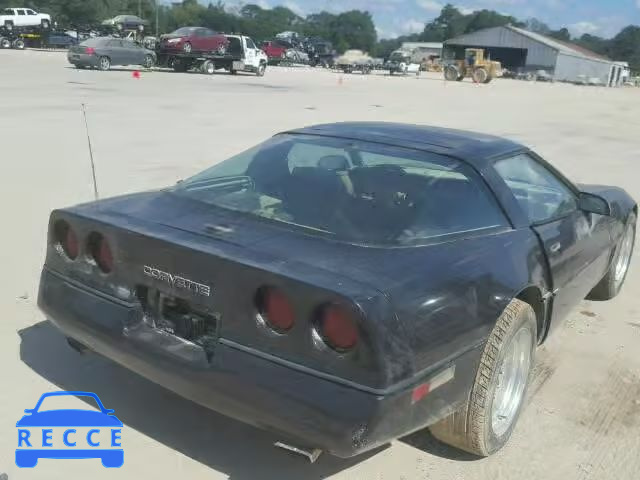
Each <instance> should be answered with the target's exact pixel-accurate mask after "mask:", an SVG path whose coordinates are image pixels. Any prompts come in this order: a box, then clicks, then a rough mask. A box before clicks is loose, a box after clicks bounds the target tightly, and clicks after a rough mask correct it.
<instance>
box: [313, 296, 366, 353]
mask: <svg viewBox="0 0 640 480" xmlns="http://www.w3.org/2000/svg"><path fill="white" fill-rule="evenodd" d="M314 328H315V329H316V333H317V334H318V335H319V337H320V338H321V339H322V340H323V341H324V343H325V344H326V345H327V346H329V347H330V348H331V349H333V350H335V351H336V352H338V353H346V352H348V351H350V350H353V349H354V348H355V347H356V345H357V344H358V339H359V337H360V333H359V329H358V324H357V321H356V319H355V318H354V316H353V314H352V312H351V311H350V310H349V309H347V308H345V307H343V306H341V305H338V304H327V305H323V306H321V307H320V308H319V309H318V313H317V314H316V318H315V321H314Z"/></svg>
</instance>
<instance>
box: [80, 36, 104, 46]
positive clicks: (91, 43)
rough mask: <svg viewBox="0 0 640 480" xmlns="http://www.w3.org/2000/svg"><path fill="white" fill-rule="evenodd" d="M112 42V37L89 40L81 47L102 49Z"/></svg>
mask: <svg viewBox="0 0 640 480" xmlns="http://www.w3.org/2000/svg"><path fill="white" fill-rule="evenodd" d="M110 40H111V38H110V37H107V38H89V39H87V40H85V41H84V42H82V43H81V44H80V45H82V46H83V47H102V46H104V45H106V44H107V42H109V41H110Z"/></svg>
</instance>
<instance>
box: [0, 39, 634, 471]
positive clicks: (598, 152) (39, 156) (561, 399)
mask: <svg viewBox="0 0 640 480" xmlns="http://www.w3.org/2000/svg"><path fill="white" fill-rule="evenodd" d="M0 65H2V74H1V75H0V95H1V99H2V101H1V103H2V110H1V113H0V151H1V152H2V154H1V158H2V161H1V164H2V175H1V177H0V178H1V179H2V185H1V186H0V208H1V209H2V210H1V213H2V224H3V228H2V235H1V247H2V248H1V249H0V252H2V253H1V254H0V255H1V257H0V258H1V259H2V267H3V268H2V271H4V272H5V274H4V275H2V277H1V279H0V282H1V283H0V312H2V316H3V321H2V322H0V361H1V365H2V368H1V369H0V379H1V380H2V388H0V473H1V472H7V473H8V475H9V478H10V479H15V478H27V479H29V478H43V479H44V478H46V479H57V478H61V479H62V478H64V479H80V478H88V477H91V478H93V479H95V480H99V479H102V478H104V479H107V478H131V479H134V478H135V479H137V478H154V477H155V478H162V479H168V478H188V479H191V480H195V479H200V478H202V479H205V478H206V479H208V480H209V479H218V478H231V479H234V480H245V479H267V478H273V479H278V480H284V479H321V478H329V477H330V478H336V479H347V478H354V479H365V478H366V479H369V478H376V479H414V478H416V479H417V478H421V479H442V480H462V479H468V480H484V479H492V480H493V479H498V478H504V479H522V480H532V479H545V480H552V479H562V480H574V479H576V480H577V479H580V480H591V479H594V480H595V479H614V478H615V479H623V480H624V479H628V480H634V479H636V478H637V476H638V471H640V455H638V452H640V435H639V434H638V432H640V353H639V352H640V297H639V296H638V294H637V293H638V292H639V291H640V268H638V267H639V265H638V263H639V262H638V257H639V256H636V259H635V261H634V262H633V263H634V264H633V265H632V268H631V272H630V275H629V277H628V280H627V285H626V287H625V289H624V290H623V292H622V294H621V295H620V296H619V297H618V298H617V299H616V300H614V301H612V302H609V303H590V302H585V303H584V304H582V305H581V306H580V307H579V308H578V309H577V310H576V311H575V312H574V313H573V314H572V315H571V316H570V318H569V319H568V321H567V323H566V326H565V327H563V328H562V329H560V331H559V332H558V334H557V335H556V336H555V337H554V338H553V339H552V340H550V341H549V342H548V343H547V345H545V346H544V347H543V348H542V349H541V351H540V354H539V359H538V367H537V370H536V377H535V383H534V386H533V388H532V390H533V391H534V392H535V395H534V396H533V398H532V399H531V400H530V402H529V404H528V407H527V408H526V411H525V412H524V414H523V417H522V418H521V421H520V424H519V426H518V428H517V430H516V432H515V435H514V437H513V439H512V442H511V443H510V445H509V446H508V447H507V448H506V449H504V450H503V451H502V452H500V453H499V454H498V455H496V456H494V457H492V458H489V459H484V460H474V459H471V458H469V457H468V456H466V455H463V454H460V453H457V452H455V451H453V450H450V449H448V448H446V447H442V446H440V445H438V444H437V443H436V442H435V441H433V440H432V439H431V438H430V437H429V436H428V434H427V433H422V432H421V433H419V434H414V435H412V436H411V437H409V438H405V439H402V440H399V441H396V442H394V443H393V445H391V446H390V447H389V448H386V449H382V450H381V451H377V452H374V453H373V454H368V455H365V456H362V457H359V458H356V459H352V460H348V461H344V460H338V459H335V458H331V457H329V456H323V457H321V458H320V460H319V461H318V462H317V463H316V464H315V465H313V466H310V465H308V464H306V463H305V462H304V461H303V460H302V459H300V458H297V457H290V456H289V455H287V454H284V453H283V452H281V451H279V450H276V449H274V448H273V447H272V446H271V445H272V443H273V442H274V441H275V440H277V438H275V437H273V436H272V435H270V434H268V433H265V432H261V431H258V430H255V429H253V428H251V427H247V426H245V425H242V424H240V423H237V422H235V421H231V420H229V419H226V418H224V417H221V416H219V415H217V414H216V413H213V412H210V411H207V410H205V409H204V408H201V407H198V406H197V405H194V404H192V403H190V402H188V401H186V400H183V399H181V398H180V397H178V396H177V395H174V394H172V393H170V392H168V391H165V390H164V389H162V388H160V387H158V386H156V385H154V384H152V383H150V382H148V381H146V380H144V379H142V378H140V377H138V376H136V375H134V374H132V373H130V372H128V371H127V370H125V369H123V368H120V367H118V366H116V365H115V364H112V363H110V362H108V361H106V360H105V359H102V358H99V357H97V356H91V355H89V356H79V355H77V354H76V353H75V352H73V351H72V350H71V349H69V348H68V347H67V345H66V343H65V341H64V339H63V338H62V337H61V336H60V335H59V334H58V333H57V332H56V331H55V330H54V329H53V328H52V327H51V325H49V324H48V323H47V322H46V321H45V319H44V318H43V315H42V314H41V313H40V312H39V311H38V309H37V307H36V295H37V286H38V277H39V272H40V268H41V265H42V261H43V254H44V248H45V234H46V225H47V217H48V214H49V212H50V210H51V209H52V208H55V207H60V206H66V205H70V204H75V203H78V202H83V201H88V200H91V199H92V194H93V187H92V184H91V173H90V169H89V161H88V152H87V139H86V136H85V132H84V125H83V123H82V116H81V111H80V105H81V104H82V103H86V104H87V111H88V116H89V122H90V128H91V133H92V141H93V149H94V154H95V158H96V162H97V170H98V180H99V188H100V193H101V195H103V196H110V195H115V194H122V193H127V192H133V191H137V190H141V189H149V188H153V187H159V186H164V185H168V184H171V183H173V182H175V181H176V180H178V179H179V178H182V177H185V176H187V175H189V174H191V173H194V172H196V171H198V170H199V169H201V168H203V167H205V166H208V165H211V164H213V163H215V162H218V161H220V160H223V159H224V158H225V157H227V156H228V155H229V154H231V153H234V152H237V151H239V150H241V149H243V148H245V147H247V146H250V145H252V144H255V143H256V142H258V141H261V140H262V139H264V138H265V137H267V136H269V135H271V134H273V133H275V132H278V131H280V130H283V129H287V128H290V127H298V126H302V125H309V124H313V123H319V122H328V121H341V120H388V121H400V122H411V123H421V124H434V125H442V126H450V127H456V128H466V129H473V130H479V131H483V132H488V133H492V134H497V135H504V136H507V137H510V138H512V139H515V140H518V141H521V142H524V143H526V144H528V145H530V146H532V147H534V149H536V150H537V151H538V152H539V153H540V154H542V155H543V156H544V157H546V158H547V159H549V160H550V161H551V162H552V163H554V164H555V165H556V166H558V167H559V168H560V169H561V170H563V171H564V172H565V173H566V174H567V175H569V176H570V177H571V178H573V179H574V180H576V181H578V182H585V183H609V184H615V185H619V186H622V187H624V188H626V189H627V190H628V191H629V192H630V193H632V194H633V195H634V196H635V198H636V199H640V182H639V180H640V164H639V163H638V158H640V157H639V155H640V143H638V113H637V105H638V98H639V95H640V90H635V89H633V90H631V89H617V90H614V89H603V88H584V87H576V86H571V85H562V84H558V85H551V84H534V83H525V82H516V81H509V80H503V81H496V82H494V83H492V84H490V85H486V86H485V85H482V86H479V85H474V84H472V83H470V82H469V81H465V82H463V83H450V84H445V83H444V82H443V81H442V80H441V79H440V76H439V75H435V74H434V75H426V76H424V75H423V76H421V77H419V78H415V77H407V78H396V77H389V76H383V75H370V76H366V77H364V76H360V75H352V76H343V75H340V74H335V73H331V72H326V71H313V70H307V69H297V70H287V69H271V70H269V71H267V75H266V76H265V77H264V78H257V77H255V76H253V75H239V76H237V77H232V76H229V75H225V74H220V75H215V76H213V77H209V76H204V75H197V74H174V73H170V72H142V75H141V78H139V79H136V78H133V76H132V72H131V71H130V70H119V71H112V72H106V73H105V72H98V71H86V70H82V71H79V70H75V69H72V68H69V66H68V65H67V63H66V58H65V55H64V54H60V53H50V52H33V51H24V52H18V51H1V52H0ZM56 389H66V390H88V391H93V392H96V393H98V395H99V396H100V397H101V399H102V401H103V402H104V403H105V405H106V406H107V407H108V408H113V409H115V412H116V415H117V416H118V417H119V418H120V419H121V420H122V421H123V422H124V424H125V429H124V432H123V438H124V442H123V444H124V448H125V464H124V467H123V468H121V469H120V470H116V471H114V470H106V469H104V468H103V467H102V466H101V465H100V462H99V461H97V460H84V461H76V462H71V461H61V460H43V461H41V462H40V463H39V465H38V467H36V468H35V469H34V470H29V471H27V470H19V469H17V467H16V466H15V465H14V458H13V457H14V452H13V451H14V449H15V447H16V430H15V422H16V421H17V420H18V419H19V418H20V417H21V415H22V411H23V409H25V408H32V407H33V405H34V404H35V402H36V400H37V399H38V398H39V396H40V395H41V394H42V393H43V392H45V391H50V390H56ZM75 403H77V405H78V406H80V405H84V404H83V403H82V402H81V401H79V400H77V401H75Z"/></svg>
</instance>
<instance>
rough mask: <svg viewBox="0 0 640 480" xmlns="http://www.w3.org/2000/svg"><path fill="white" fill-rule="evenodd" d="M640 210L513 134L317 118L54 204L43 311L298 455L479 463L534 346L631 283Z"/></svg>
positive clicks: (500, 428)
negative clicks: (373, 453)
mask: <svg viewBox="0 0 640 480" xmlns="http://www.w3.org/2000/svg"><path fill="white" fill-rule="evenodd" d="M637 209H638V206H637V204H636V202H635V201H634V200H633V199H632V198H631V197H630V196H629V195H628V194H627V193H626V192H625V191H624V190H622V189H621V188H617V187H609V186H599V185H576V184H574V183H572V182H570V181H569V180H568V179H567V178H566V177H565V176H563V175H562V174H561V173H559V171H558V170H557V169H556V168H554V167H553V166H551V165H550V164H548V163H547V162H545V161H544V160H542V159H541V158H540V157H539V156H538V155H536V154H535V153H534V152H532V151H531V150H529V149H528V148H527V147H525V146H522V145H520V144H517V143H514V142H512V141H509V140H505V139H502V138H498V137H492V136H488V135H483V134H478V133H470V132H461V131H455V130H449V129H441V128H431V127H425V126H415V125H403V124H389V123H375V122H372V123H369V122H362V123H337V124H328V125H319V126H312V127H307V128H302V129H296V130H292V131H289V132H285V133H282V134H279V135H277V136H275V137H273V138H272V139H270V140H268V141H266V142H264V143H262V144H261V145H258V146H257V147H255V148H253V149H251V150H248V151H246V152H244V153H241V154H240V155H238V156H235V157H233V158H231V159H229V160H226V161H223V162H222V163H218V164H216V165H214V166H212V167H210V168H208V169H206V170H204V171H203V172H201V173H199V174H197V175H195V176H193V177H191V178H189V179H187V180H184V181H181V182H179V183H177V184H176V185H175V186H173V187H170V188H167V189H162V190H156V191H153V192H142V193H138V194H128V195H125V196H122V197H117V198H111V199H104V200H100V201H96V202H91V203H85V204H82V205H78V206H75V207H70V208H64V209H58V210H54V211H53V212H52V214H51V217H50V220H49V233H48V236H47V239H48V240H47V249H46V260H45V264H44V268H43V271H42V277H41V281H40V293H39V299H38V305H39V306H40V308H41V309H42V310H43V312H44V313H45V315H46V316H47V318H48V319H50V320H51V321H52V322H53V323H54V324H55V325H56V326H57V327H58V328H59V329H60V330H61V331H62V332H63V334H64V335H65V336H67V337H68V338H71V339H73V342H72V345H75V346H76V347H77V348H80V349H83V348H90V349H92V350H95V351H96V352H97V353H99V354H101V355H104V356H105V357H108V358H111V359H112V360H115V361H116V362H117V363H118V364H120V365H123V366H125V367H128V368H130V369H131V370H133V371H135V372H137V373H138V374H140V375H142V376H144V377H147V378H149V379H151V380H152V381H154V382H156V383H159V384H161V385H164V386H165V387H167V388H169V389H171V390H173V391H175V392H176V393H178V394H181V395H184V396H186V397H188V398H190V399H192V400H194V401H196V402H198V403H200V404H202V405H204V406H206V407H209V408H211V409H213V410H216V411H219V412H221V413H223V414H226V415H228V416H231V417H235V418H237V419H239V420H243V421H245V422H247V423H249V424H252V425H259V426H261V427H262V428H268V429H273V430H274V431H277V432H281V433H282V434H283V435H285V436H286V437H287V438H288V440H287V441H288V442H289V443H290V445H291V446H295V445H296V443H298V442H299V444H301V445H304V446H306V447H310V448H313V449H321V450H325V451H328V452H330V453H332V454H335V455H337V456H340V457H350V456H353V455H356V454H358V453H361V452H363V451H366V450H370V449H374V448H376V447H378V446H380V445H382V444H385V443H387V442H389V441H390V440H392V439H394V438H397V437H401V436H404V435H406V434H407V433H410V432H415V431H417V430H419V429H421V428H423V427H427V426H430V428H431V431H432V432H433V434H434V435H435V436H436V437H437V438H439V439H441V440H443V441H445V442H447V443H450V444H452V445H454V446H456V447H458V448H461V449H464V450H467V451H469V452H471V453H473V454H476V455H481V456H484V455H489V454H492V453H494V452H496V451H497V450H499V449H500V448H501V447H502V446H503V445H505V443H506V442H507V440H508V439H509V437H510V435H511V433H512V431H513V429H514V427H515V425H516V422H517V419H518V416H519V414H520V411H521V409H522V405H523V400H524V398H525V396H526V394H527V385H528V384H529V383H530V379H531V378H532V372H533V367H534V358H535V351H536V347H537V346H538V345H539V344H540V343H542V342H544V340H545V339H546V338H547V337H548V335H549V334H550V332H553V331H554V330H556V329H557V328H558V327H559V326H560V325H561V322H562V319H563V318H564V317H565V316H566V315H567V313H568V312H569V311H570V310H571V309H572V308H573V307H575V306H577V305H578V304H579V303H580V301H582V299H584V298H585V297H588V298H590V299H593V300H596V299H597V300H608V299H611V298H613V297H615V296H616V295H617V294H618V293H619V292H620V291H621V288H622V286H623V284H624V281H625V277H626V274H627V271H628V268H629V264H630V259H631V255H632V250H633V245H634V239H635V227H636V218H637V211H638V210H637ZM81 361H82V360H81V359H80V358H79V359H78V362H81ZM577 361H580V360H579V359H577ZM256 399H259V400H260V401H256ZM533 414H534V415H535V412H533ZM541 434H543V433H542V432H541Z"/></svg>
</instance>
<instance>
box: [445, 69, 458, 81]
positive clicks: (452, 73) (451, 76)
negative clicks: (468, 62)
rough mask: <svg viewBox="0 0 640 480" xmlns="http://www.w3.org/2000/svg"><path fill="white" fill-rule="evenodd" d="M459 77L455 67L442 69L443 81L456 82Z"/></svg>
mask: <svg viewBox="0 0 640 480" xmlns="http://www.w3.org/2000/svg"><path fill="white" fill-rule="evenodd" d="M459 77H460V72H459V71H458V67H456V66H455V65H447V66H446V67H445V69H444V79H445V80H447V81H449V82H453V81H455V80H458V78H459Z"/></svg>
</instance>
